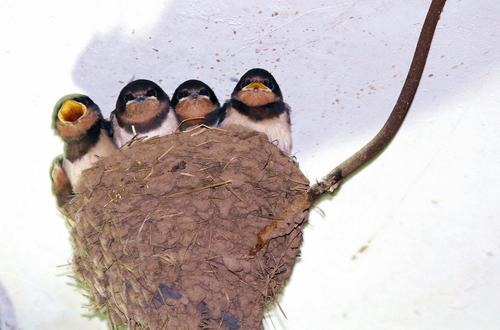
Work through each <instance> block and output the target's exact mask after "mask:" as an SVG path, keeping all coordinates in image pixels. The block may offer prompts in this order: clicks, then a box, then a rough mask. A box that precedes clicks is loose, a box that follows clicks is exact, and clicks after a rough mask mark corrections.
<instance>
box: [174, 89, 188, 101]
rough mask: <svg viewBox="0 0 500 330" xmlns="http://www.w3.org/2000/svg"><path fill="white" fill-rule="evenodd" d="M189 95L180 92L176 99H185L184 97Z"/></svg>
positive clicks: (186, 92)
mask: <svg viewBox="0 0 500 330" xmlns="http://www.w3.org/2000/svg"><path fill="white" fill-rule="evenodd" d="M188 95H189V92H188V91H182V92H179V95H178V96H177V99H179V100H180V99H183V98H185V97H186V96H188Z"/></svg>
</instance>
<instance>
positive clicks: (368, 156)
mask: <svg viewBox="0 0 500 330" xmlns="http://www.w3.org/2000/svg"><path fill="white" fill-rule="evenodd" d="M445 3H446V0H432V3H431V6H430V8H429V11H428V12H427V16H426V18H425V21H424V24H423V26H422V31H421V32H420V37H419V39H418V43H417V47H416V49H415V54H414V55H413V60H412V62H411V65H410V70H409V71H408V75H407V76H406V81H405V83H404V85H403V88H402V90H401V93H400V94H399V98H398V100H397V102H396V105H395V106H394V109H393V110H392V112H391V114H390V116H389V118H388V119H387V121H386V123H385V125H384V126H383V127H382V129H381V130H380V131H379V132H378V134H377V135H376V136H375V137H374V138H373V139H372V140H371V141H370V142H368V143H367V144H366V145H365V146H364V147H363V148H361V149H360V150H359V151H358V152H356V153H355V154H354V155H352V156H351V157H349V158H348V159H347V160H345V161H344V162H343V163H341V164H340V165H338V166H337V167H336V168H335V169H333V171H331V172H330V173H328V175H327V176H326V177H325V178H324V179H323V180H322V181H320V182H318V183H316V184H315V185H313V186H312V187H311V188H310V189H309V191H308V196H309V199H310V201H311V204H312V203H314V202H315V201H316V200H317V199H318V198H319V197H320V196H322V195H323V194H324V193H327V192H333V191H334V190H335V189H336V188H337V187H338V186H339V184H340V183H341V181H342V180H343V179H344V178H346V177H348V176H349V175H350V174H352V173H353V172H354V171H356V170H357V169H358V168H360V167H361V166H363V165H364V164H366V163H367V162H369V161H370V160H372V159H373V158H375V157H376V156H377V155H378V154H380V153H381V152H382V151H383V150H384V148H385V147H386V146H387V145H388V144H389V142H391V140H392V139H393V138H394V136H395V135H396V133H397V132H398V130H399V128H400V127H401V124H402V123H403V120H404V118H405V116H406V114H407V113H408V110H409V109H410V106H411V103H412V101H413V98H414V97H415V94H416V92H417V88H418V85H419V83H420V78H421V77H422V73H423V71H424V67H425V62H426V61H427V55H428V54H429V49H430V47H431V43H432V38H433V36H434V31H435V30H436V26H437V23H438V21H439V17H440V15H441V12H442V10H443V7H444V4H445Z"/></svg>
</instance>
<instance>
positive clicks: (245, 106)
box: [220, 68, 292, 153]
mask: <svg viewBox="0 0 500 330" xmlns="http://www.w3.org/2000/svg"><path fill="white" fill-rule="evenodd" d="M221 112H222V113H223V116H224V118H223V119H222V120H221V125H220V126H221V127H227V126H229V125H241V126H244V127H246V128H249V129H251V130H255V131H259V132H262V133H264V134H266V135H267V137H268V139H269V141H271V142H272V143H275V144H276V145H277V146H278V148H280V149H281V150H283V151H285V152H287V153H290V151H291V149H292V136H291V127H290V107H289V106H288V105H287V104H286V103H285V102H283V96H282V94H281V90H280V88H279V86H278V83H277V82H276V80H275V79H274V77H273V76H272V75H271V73H269V72H268V71H266V70H264V69H258V68H256V69H251V70H250V71H248V72H247V73H245V74H244V75H243V77H241V79H240V81H239V82H238V84H237V85H236V87H235V88H234V90H233V93H232V94H231V99H230V100H229V101H227V102H226V103H225V104H224V106H223V109H222V111H221Z"/></svg>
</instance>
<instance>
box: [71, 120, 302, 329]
mask: <svg viewBox="0 0 500 330" xmlns="http://www.w3.org/2000/svg"><path fill="white" fill-rule="evenodd" d="M82 181H83V184H82V185H81V187H80V189H79V193H78V194H77V195H76V196H75V198H74V199H73V200H72V201H71V202H69V203H68V205H67V206H66V207H65V209H64V212H65V214H66V216H67V219H68V223H69V225H70V227H71V236H72V239H73V244H74V261H73V265H74V270H75V272H76V275H77V279H78V280H79V281H80V282H81V283H82V285H83V286H84V287H85V288H87V290H88V291H89V293H90V299H91V303H92V305H93V306H94V307H95V308H96V309H97V310H100V311H103V312H105V313H106V315H107V316H108V319H109V322H110V324H111V326H112V328H119V327H121V326H127V327H129V328H131V329H230V330H236V329H261V328H262V319H263V309H264V306H265V305H266V303H268V302H269V301H272V300H274V298H275V297H276V295H277V294H278V293H279V291H280V288H281V287H282V285H283V283H284V282H285V281H286V279H287V278H288V277H289V276H290V273H291V270H292V268H293V265H294V263H295V259H296V257H297V255H298V254H299V247H300V244H301V242H302V229H303V226H304V224H305V222H306V220H307V216H308V214H307V210H302V209H299V210H297V211H292V212H287V216H286V219H280V218H279V215H280V214H283V211H284V210H285V209H287V208H288V207H289V206H290V205H291V204H292V203H294V201H295V200H297V199H299V198H301V196H303V195H304V192H305V191H306V190H307V188H308V187H309V183H308V180H307V179H306V178H305V176H304V175H303V174H302V172H301V171H300V170H299V169H298V167H297V165H296V163H295V162H294V161H293V160H292V159H291V158H290V157H289V156H288V155H286V154H284V153H283V152H281V151H280V150H279V149H278V148H277V147H276V146H274V145H272V144H271V143H269V142H268V140H267V138H266V137H265V136H264V135H262V134H260V133H257V132H251V131H247V130H244V129H243V128H239V127H236V128H232V129H229V130H221V129H206V128H201V127H200V128H197V129H195V130H193V131H190V132H184V133H176V134H172V135H168V136H164V137H156V138H151V139H148V140H144V141H136V142H134V143H133V144H131V145H130V146H127V147H126V148H124V149H122V150H120V151H117V152H116V153H115V154H113V155H112V156H110V157H108V158H105V159H102V160H100V161H99V162H98V163H97V164H96V166H95V167H93V168H91V169H89V170H88V171H86V172H85V173H84V176H83V180H82ZM273 223H274V224H276V223H278V224H279V226H275V227H274V228H275V230H277V232H275V233H274V235H273V239H271V240H270V241H269V242H268V244H266V245H265V246H264V247H263V248H262V249H261V250H260V251H259V252H258V253H256V255H255V256H252V255H251V253H250V251H251V250H252V249H253V248H254V247H255V245H256V244H257V236H258V233H259V232H260V231H262V230H263V229H264V228H265V227H269V226H270V224H273ZM276 228H278V229H276Z"/></svg>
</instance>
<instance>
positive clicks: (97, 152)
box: [63, 130, 116, 191]
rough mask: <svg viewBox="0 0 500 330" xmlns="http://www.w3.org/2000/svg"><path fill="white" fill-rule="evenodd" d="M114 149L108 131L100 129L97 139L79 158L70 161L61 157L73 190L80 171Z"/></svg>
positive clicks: (75, 187) (80, 173) (75, 189)
mask: <svg viewBox="0 0 500 330" xmlns="http://www.w3.org/2000/svg"><path fill="white" fill-rule="evenodd" d="M114 150H116V146H115V145H114V144H113V142H112V141H111V139H110V137H109V136H108V133H107V132H105V131H103V130H101V135H100V136H99V141H98V142H97V143H96V144H95V145H94V146H93V147H92V148H90V150H89V151H88V152H87V153H86V154H85V155H84V156H83V157H81V158H80V159H78V160H75V161H74V162H70V161H69V160H67V159H66V158H64V159H63V168H64V171H65V172H66V174H67V175H68V178H69V181H70V182H71V186H72V187H73V190H74V191H77V186H78V182H79V180H80V177H81V175H82V172H83V171H84V170H86V169H88V168H90V167H92V165H93V164H94V163H95V162H96V161H98V160H99V159H100V158H102V157H105V156H107V155H109V154H110V153H112V152H113V151H114Z"/></svg>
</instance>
